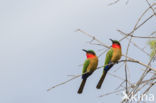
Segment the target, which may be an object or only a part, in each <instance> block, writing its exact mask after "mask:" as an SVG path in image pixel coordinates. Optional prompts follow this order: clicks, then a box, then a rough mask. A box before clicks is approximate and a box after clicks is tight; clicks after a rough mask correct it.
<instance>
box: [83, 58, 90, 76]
mask: <svg viewBox="0 0 156 103" xmlns="http://www.w3.org/2000/svg"><path fill="white" fill-rule="evenodd" d="M89 63H90V60H89V59H87V60H86V61H85V62H84V64H83V69H82V73H85V72H86V71H87V68H88V65H89Z"/></svg>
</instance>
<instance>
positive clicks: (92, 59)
mask: <svg viewBox="0 0 156 103" xmlns="http://www.w3.org/2000/svg"><path fill="white" fill-rule="evenodd" d="M83 51H85V52H86V56H87V60H86V61H85V62H84V64H83V69H82V73H83V74H82V82H81V85H80V87H79V90H78V92H77V93H79V94H81V93H82V91H83V88H84V86H85V83H86V80H87V78H88V77H89V76H90V75H91V74H92V73H93V72H94V71H95V70H96V68H97V65H98V57H97V56H96V54H95V52H94V51H93V50H84V49H83Z"/></svg>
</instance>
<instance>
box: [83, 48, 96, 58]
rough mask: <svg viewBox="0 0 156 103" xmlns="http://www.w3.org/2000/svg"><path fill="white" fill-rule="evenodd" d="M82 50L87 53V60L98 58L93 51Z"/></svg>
mask: <svg viewBox="0 0 156 103" xmlns="http://www.w3.org/2000/svg"><path fill="white" fill-rule="evenodd" d="M82 50H83V51H84V52H86V56H87V58H92V57H95V56H96V53H95V52H94V51H93V50H85V49H82Z"/></svg>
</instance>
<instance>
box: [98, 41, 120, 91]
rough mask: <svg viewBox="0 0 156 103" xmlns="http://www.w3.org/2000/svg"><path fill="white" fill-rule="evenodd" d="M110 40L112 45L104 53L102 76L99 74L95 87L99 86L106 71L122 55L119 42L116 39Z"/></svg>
mask: <svg viewBox="0 0 156 103" xmlns="http://www.w3.org/2000/svg"><path fill="white" fill-rule="evenodd" d="M110 40H111V41H112V46H111V48H110V50H109V51H108V52H107V54H106V58H105V63H104V69H103V73H102V76H101V78H100V80H99V82H98V84H97V86H96V88H97V89H100V88H101V86H102V83H103V81H104V79H105V76H106V74H107V72H108V71H109V70H110V69H111V68H112V67H113V65H114V63H118V61H119V60H120V58H121V56H122V50H121V45H120V42H119V41H117V40H112V39H110Z"/></svg>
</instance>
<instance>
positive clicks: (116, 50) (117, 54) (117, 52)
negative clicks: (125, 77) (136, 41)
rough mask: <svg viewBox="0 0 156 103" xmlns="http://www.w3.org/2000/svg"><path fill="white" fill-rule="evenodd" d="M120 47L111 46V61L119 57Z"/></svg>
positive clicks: (115, 60)
mask: <svg viewBox="0 0 156 103" xmlns="http://www.w3.org/2000/svg"><path fill="white" fill-rule="evenodd" d="M121 55H122V53H121V49H120V48H118V49H117V48H113V55H112V59H111V61H112V62H117V61H118V60H119V59H120V58H121Z"/></svg>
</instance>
